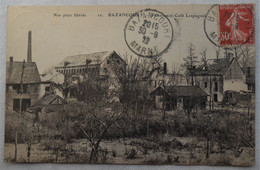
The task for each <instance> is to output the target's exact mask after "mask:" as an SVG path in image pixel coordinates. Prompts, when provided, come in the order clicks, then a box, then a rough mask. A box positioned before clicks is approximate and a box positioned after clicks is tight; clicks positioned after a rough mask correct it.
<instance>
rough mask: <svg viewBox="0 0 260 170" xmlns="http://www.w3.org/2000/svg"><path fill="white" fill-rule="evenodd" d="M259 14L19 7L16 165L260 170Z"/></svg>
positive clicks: (11, 81)
mask: <svg viewBox="0 0 260 170" xmlns="http://www.w3.org/2000/svg"><path fill="white" fill-rule="evenodd" d="M254 9H255V6H254V4H221V5H212V4H208V5H207V4H197V5H128V6H127V5H119V6H11V7H9V8H8V18H7V22H8V23H7V54H6V94H5V96H6V103H5V106H6V107H5V109H6V113H5V147H4V149H5V153H4V159H5V161H7V162H19V163H35V162H52V163H86V164H148V165H149V164H156V165H157V164H174V165H179V164H181V165H214V166H223V165H224V166H254V164H255V58H256V57H255V56H256V55H255V35H254V25H255V15H254V13H255V11H254Z"/></svg>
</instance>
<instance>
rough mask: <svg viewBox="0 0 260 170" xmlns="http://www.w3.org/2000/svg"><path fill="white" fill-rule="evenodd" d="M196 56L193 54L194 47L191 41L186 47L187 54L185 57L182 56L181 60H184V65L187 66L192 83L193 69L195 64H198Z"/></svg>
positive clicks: (192, 82)
mask: <svg viewBox="0 0 260 170" xmlns="http://www.w3.org/2000/svg"><path fill="white" fill-rule="evenodd" d="M197 59H198V57H197V56H196V55H195V48H194V45H193V44H192V43H190V45H189V47H188V55H187V57H186V58H184V59H183V60H184V61H185V64H184V66H185V67H186V68H187V70H188V71H189V74H190V75H191V84H192V85H194V77H193V74H194V69H195V67H196V65H197V64H198V60H197Z"/></svg>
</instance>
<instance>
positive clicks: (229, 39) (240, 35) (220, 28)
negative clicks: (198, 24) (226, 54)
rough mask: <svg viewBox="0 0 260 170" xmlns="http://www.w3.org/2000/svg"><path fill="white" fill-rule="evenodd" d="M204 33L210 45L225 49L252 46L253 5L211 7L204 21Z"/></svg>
mask: <svg viewBox="0 0 260 170" xmlns="http://www.w3.org/2000/svg"><path fill="white" fill-rule="evenodd" d="M204 32H205V34H206V36H207V38H208V39H209V41H210V42H211V43H213V44H214V45H215V46H218V47H222V48H226V49H232V48H235V47H237V46H241V45H251V44H254V17H253V5H252V4H239V5H235V4H231V5H213V6H211V8H210V9H209V10H208V12H207V14H206V17H205V19H204Z"/></svg>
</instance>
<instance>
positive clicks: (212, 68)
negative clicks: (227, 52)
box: [194, 58, 235, 75]
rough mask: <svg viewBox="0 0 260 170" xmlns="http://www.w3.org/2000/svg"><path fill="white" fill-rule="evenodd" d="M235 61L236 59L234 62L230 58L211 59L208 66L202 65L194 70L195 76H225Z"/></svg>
mask: <svg viewBox="0 0 260 170" xmlns="http://www.w3.org/2000/svg"><path fill="white" fill-rule="evenodd" d="M234 60H235V59H234V58H233V59H232V60H230V59H228V58H219V59H209V60H207V64H202V65H201V66H199V67H198V68H197V69H195V70H194V75H209V74H211V75H224V74H225V73H226V72H227V70H228V68H229V66H230V65H231V63H232V62H233V61H234Z"/></svg>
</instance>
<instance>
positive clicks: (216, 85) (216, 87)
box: [214, 81, 218, 91]
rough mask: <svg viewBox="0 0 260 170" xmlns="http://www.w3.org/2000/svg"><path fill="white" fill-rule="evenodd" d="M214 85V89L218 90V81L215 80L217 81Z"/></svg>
mask: <svg viewBox="0 0 260 170" xmlns="http://www.w3.org/2000/svg"><path fill="white" fill-rule="evenodd" d="M214 85H215V87H214V90H215V91H218V82H216V81H215V82H214Z"/></svg>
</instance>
